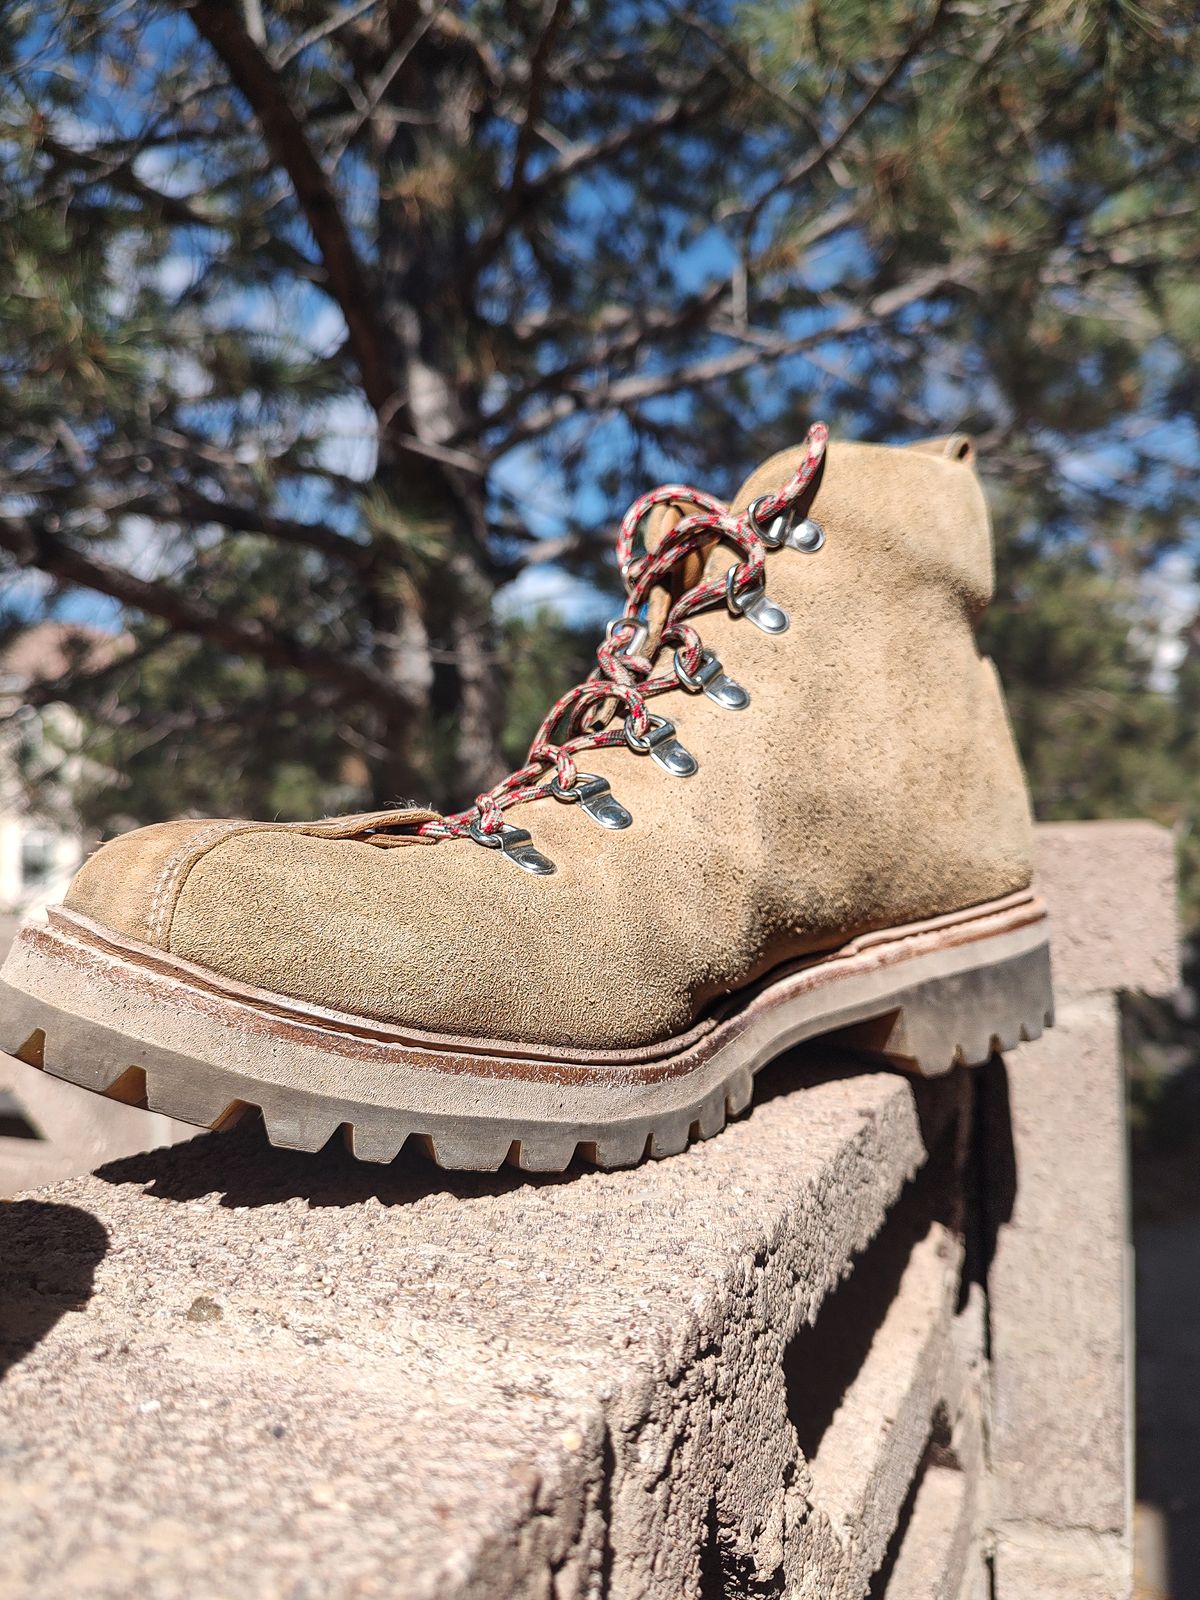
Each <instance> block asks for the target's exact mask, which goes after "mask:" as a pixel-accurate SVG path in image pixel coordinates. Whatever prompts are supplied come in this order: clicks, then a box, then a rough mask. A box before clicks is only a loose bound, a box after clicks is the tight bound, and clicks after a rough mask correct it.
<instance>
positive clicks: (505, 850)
mask: <svg viewBox="0 0 1200 1600" xmlns="http://www.w3.org/2000/svg"><path fill="white" fill-rule="evenodd" d="M467 833H468V835H469V836H470V837H471V838H472V839H474V841H475V843H476V844H481V845H483V846H484V847H485V848H486V849H488V850H499V851H500V852H501V854H502V855H503V856H504V857H505V858H506V859H507V860H509V861H511V862H513V863H514V864H515V865H516V866H518V867H520V869H521V871H522V872H534V873H537V875H538V876H539V877H545V876H546V874H547V873H550V872H554V871H555V870H556V869H555V866H554V863H553V861H551V860H550V858H549V857H548V856H544V855H543V854H542V852H541V851H540V850H538V849H535V848H534V846H533V844H532V843H531V839H532V835H531V834H530V832H529V830H528V828H515V827H513V825H512V824H511V823H509V822H505V823H503V824H502V825H501V826H500V827H499V828H498V829H497V830H496V832H495V833H484V831H483V829H482V828H481V827H480V825H479V822H478V821H475V822H473V823H472V824H471V826H470V827H469V828H468V829H467Z"/></svg>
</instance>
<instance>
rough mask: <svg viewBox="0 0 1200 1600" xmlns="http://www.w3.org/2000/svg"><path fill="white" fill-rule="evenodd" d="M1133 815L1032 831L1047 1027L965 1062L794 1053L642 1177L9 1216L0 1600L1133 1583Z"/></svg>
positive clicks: (346, 1173) (113, 1172) (1146, 960)
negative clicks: (925, 1064)
mask: <svg viewBox="0 0 1200 1600" xmlns="http://www.w3.org/2000/svg"><path fill="white" fill-rule="evenodd" d="M1122 826H1123V825H1091V826H1089V827H1079V828H1074V827H1073V828H1069V829H1050V830H1044V831H1043V846H1044V850H1043V854H1044V878H1045V882H1046V885H1047V889H1048V892H1049V894H1050V896H1051V898H1052V901H1053V904H1054V910H1055V914H1056V917H1057V919H1058V925H1059V928H1060V935H1059V937H1060V938H1063V940H1064V948H1065V952H1066V959H1065V964H1064V967H1063V973H1064V974H1065V983H1063V982H1062V980H1060V987H1061V992H1062V994H1063V995H1064V996H1065V1004H1064V1005H1063V1007H1062V1020H1063V1022H1064V1024H1065V1026H1064V1027H1063V1028H1062V1030H1061V1031H1060V1032H1059V1033H1058V1034H1057V1035H1050V1036H1049V1039H1048V1041H1047V1042H1046V1044H1044V1045H1038V1046H1026V1047H1022V1049H1021V1050H1020V1051H1017V1052H1015V1053H1014V1054H1013V1055H1012V1056H1011V1057H1009V1059H1008V1060H1007V1062H1004V1063H1001V1062H998V1061H997V1062H993V1063H992V1064H991V1065H990V1066H989V1067H988V1068H986V1069H982V1070H981V1071H977V1072H975V1073H966V1072H960V1073H956V1074H953V1075H951V1076H950V1077H948V1078H945V1079H941V1080H937V1081H935V1082H930V1083H919V1082H914V1081H913V1080H911V1079H909V1078H907V1077H905V1076H903V1075H901V1074H900V1073H898V1072H895V1071H892V1070H885V1069H881V1066H880V1063H879V1062H878V1061H871V1060H868V1059H866V1058H863V1057H860V1056H855V1055H850V1054H847V1053H842V1054H839V1053H838V1052H836V1051H834V1050H832V1049H831V1048H830V1047H829V1046H828V1045H826V1046H819V1047H817V1048H815V1049H812V1050H809V1051H807V1052H805V1053H798V1054H797V1055H795V1056H793V1057H791V1058H789V1059H787V1060H785V1061H781V1062H779V1063H776V1064H775V1065H774V1066H773V1067H772V1068H771V1069H770V1071H769V1073H768V1074H766V1075H765V1076H764V1077H763V1078H762V1079H761V1080H760V1086H759V1096H758V1101H757V1104H756V1106H755V1108H754V1110H753V1112H752V1113H751V1114H750V1115H749V1116H747V1117H746V1118H744V1119H743V1120H741V1121H739V1122H738V1123H736V1124H734V1125H733V1126H731V1127H730V1128H729V1129H728V1130H727V1131H726V1132H725V1133H724V1134H722V1135H721V1136H720V1137H719V1138H717V1139H715V1140H713V1141H711V1142H710V1143H708V1144H705V1145H701V1146H696V1147H694V1148H693V1149H691V1150H689V1151H688V1152H686V1153H685V1154H684V1155H682V1156H678V1157H674V1158H672V1159H670V1160H667V1161H664V1162H661V1163H656V1164H653V1165H648V1166H645V1167H642V1168H639V1169H637V1170H635V1171H633V1172H617V1173H600V1172H595V1171H591V1170H587V1169H583V1168H580V1169H577V1170H574V1169H573V1170H572V1171H570V1172H569V1173H567V1174H565V1175H563V1176H562V1177H561V1178H544V1179H535V1180H532V1181H529V1180H525V1179H521V1178H518V1177H517V1176H516V1175H510V1174H508V1173H501V1174H497V1175H494V1176H486V1177H473V1176H458V1175H450V1174H445V1173H442V1172H440V1171H438V1170H437V1169H434V1168H432V1167H430V1166H428V1165H426V1164H424V1163H423V1162H421V1161H420V1160H419V1159H418V1158H416V1157H413V1158H409V1157H407V1156H402V1157H401V1158H400V1160H399V1161H397V1162H396V1163H395V1164H394V1165H393V1166H392V1167H391V1168H385V1169H380V1168H371V1167H366V1166H358V1165H356V1164H355V1163H353V1162H352V1161H351V1160H350V1159H349V1158H348V1157H347V1156H345V1155H344V1154H343V1153H341V1152H340V1151H336V1150H334V1149H330V1150H327V1151H326V1152H323V1153H322V1154H321V1155H320V1156H319V1157H310V1156H303V1155H294V1154H289V1153H286V1152H279V1151H274V1150H271V1149H270V1148H269V1147H267V1146H266V1145H265V1143H264V1142H263V1140H262V1138H261V1135H260V1134H259V1133H258V1131H257V1130H256V1129H254V1128H253V1127H251V1128H245V1129H240V1130H238V1131H236V1132H234V1133H232V1134H229V1135H223V1136H222V1135H206V1136H204V1137H201V1138H197V1139H195V1140H192V1141H190V1142H188V1143H186V1144H181V1145H177V1146H175V1147H173V1148H171V1149H166V1150H160V1151H156V1152H153V1153H151V1154H144V1155H137V1156H133V1157H131V1158H128V1159H125V1160H123V1161H119V1162H116V1163H113V1164H111V1165H109V1166H108V1167H106V1168H105V1169H103V1170H102V1171H101V1172H100V1173H99V1174H97V1175H96V1176H95V1177H85V1178H79V1179H75V1180H72V1181H69V1182H65V1183H62V1184H59V1185H57V1186H56V1187H51V1188H47V1189H44V1190H41V1191H40V1192H38V1193H37V1194H35V1195H32V1196H29V1197H28V1198H24V1199H19V1200H17V1201H15V1202H13V1203H10V1204H8V1205H2V1204H0V1371H2V1372H3V1378H2V1381H0V1476H2V1477H3V1479H4V1482H5V1493H4V1494H3V1495H0V1549H3V1550H4V1552H5V1560H4V1561H3V1562H0V1600H25V1597H27V1596H33V1595H34V1594H42V1593H54V1594H56V1595H64V1596H87V1597H89V1600H91V1597H95V1600H101V1597H104V1600H107V1597H113V1600H115V1597H117V1596H121V1597H124V1596H126V1595H128V1594H130V1593H133V1592H136V1593H138V1594H139V1595H141V1596H146V1597H150V1600H159V1597H161V1600H173V1597H175V1596H178V1597H180V1600H183V1597H185V1596H186V1597H187V1600H203V1597H209V1596H212V1597H214V1600H215V1597H218V1596H228V1595H233V1594H237V1595H239V1596H242V1595H245V1596H263V1597H276V1596H278V1597H285V1596H286V1597H288V1600H308V1597H309V1596H312V1597H317V1596H320V1597H322V1600H326V1597H341V1596H345V1597H347V1600H349V1597H359V1596H374V1595H380V1596H382V1595H387V1596H390V1597H391V1596H401V1597H410V1596H411V1597H413V1600H423V1597H430V1600H433V1597H435V1596H436V1597H438V1600H454V1597H463V1600H466V1597H475V1596H478V1597H485V1596H486V1597H489V1600H491V1597H499V1596H520V1597H525V1596H528V1597H531V1600H533V1597H537V1600H575V1597H579V1600H582V1597H592V1596H595V1597H599V1596H613V1597H635V1596H636V1597H663V1600H667V1597H669V1600H678V1597H680V1596H688V1595H696V1596H700V1597H702V1600H715V1597H718V1596H731V1597H734V1596H750V1595H756V1596H761V1595H773V1594H778V1595H793V1596H802V1597H813V1600H817V1597H820V1600H826V1597H833V1600H842V1597H845V1600H851V1597H853V1600H861V1597H863V1596H870V1597H872V1600H918V1597H920V1600H927V1597H932V1600H1040V1597H1041V1596H1043V1595H1045V1596H1047V1597H1048V1596H1050V1595H1058V1594H1064V1595H1066V1594H1071V1595H1076V1596H1085V1595H1091V1594H1095V1595H1096V1596H1097V1597H1100V1596H1103V1597H1105V1600H1108V1597H1110V1596H1118V1595H1125V1594H1127V1592H1128V1585H1127V1560H1126V1555H1127V1547H1128V1546H1127V1542H1128V1464H1127V1438H1128V1412H1127V1407H1126V1404H1125V1399H1124V1397H1125V1393H1126V1381H1127V1380H1126V1371H1127V1356H1126V1350H1125V1343H1124V1324H1123V1321H1122V1315H1123V1312H1122V1299H1121V1297H1122V1294H1123V1292H1124V1284H1125V1278H1124V1262H1125V1242H1124V1241H1125V1232H1124V1225H1123V1203H1124V1202H1123V1196H1124V1178H1123V1173H1124V1166H1123V1157H1122V1136H1121V1122H1120V1116H1119V1099H1118V1087H1119V1057H1118V1054H1117V1044H1116V1036H1115V1033H1114V1032H1113V1030H1112V1028H1111V1027H1110V1026H1109V1023H1110V1022H1111V1017H1112V1012H1111V1006H1112V1000H1111V993H1112V989H1113V988H1114V987H1116V986H1117V985H1124V984H1128V983H1136V984H1143V985H1148V986H1151V987H1155V988H1161V987H1163V986H1165V985H1168V984H1169V983H1170V982H1171V981H1172V974H1173V965H1172V964H1173V961H1174V932H1173V924H1172V923H1171V921H1170V918H1169V915H1168V914H1165V913H1164V912H1163V909H1162V905H1161V904H1160V903H1159V901H1160V900H1164V899H1166V898H1167V897H1168V896H1169V888H1170V869H1169V859H1170V850H1169V840H1168V839H1167V838H1166V836H1165V835H1163V834H1161V833H1159V832H1158V831H1156V830H1153V829H1148V828H1142V827H1140V826H1138V825H1135V826H1134V827H1133V829H1132V831H1125V832H1122V831H1121V828H1122ZM1099 871H1105V872H1110V873H1113V874H1120V882H1119V883H1117V882H1114V883H1113V884H1112V885H1111V898H1110V900H1109V902H1107V904H1105V903H1102V902H1101V901H1099V900H1097V898H1096V894H1097V891H1096V885H1095V882H1094V879H1095V877H1096V875H1097V873H1098V872H1099ZM1152 902H1153V903H1152ZM1168 904H1169V900H1168ZM1118 914H1119V917H1120V927H1121V928H1122V929H1124V930H1131V929H1132V930H1136V937H1137V939H1138V940H1140V941H1141V953H1140V954H1137V953H1136V952H1133V951H1131V950H1130V949H1129V948H1128V940H1127V939H1126V938H1123V937H1121V935H1120V933H1119V931H1117V929H1116V927H1115V919H1116V918H1117V916H1118ZM1081 918H1082V919H1084V924H1085V925H1083V926H1081V921H1080V919H1081ZM1089 918H1090V919H1091V921H1092V923H1093V924H1094V927H1093V932H1092V933H1091V934H1089V933H1088V930H1087V926H1086V922H1087V919H1089ZM1105 918H1107V919H1108V920H1106V921H1105V920H1103V919H1105ZM1102 924H1103V925H1102ZM1062 929H1069V930H1070V931H1069V933H1068V934H1066V935H1065V936H1064V935H1063V934H1062V932H1061V930H1062ZM1072 1584H1074V1585H1075V1587H1071V1585H1072ZM1081 1584H1087V1585H1091V1587H1090V1588H1085V1587H1080V1585H1081ZM1106 1585H1107V1587H1106Z"/></svg>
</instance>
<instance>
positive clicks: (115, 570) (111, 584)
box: [0, 516, 404, 712]
mask: <svg viewBox="0 0 1200 1600" xmlns="http://www.w3.org/2000/svg"><path fill="white" fill-rule="evenodd" d="M0 550H7V551H8V552H9V554H10V555H12V556H14V557H15V558H16V560H17V561H18V562H19V563H20V564H21V566H23V567H28V568H32V569H34V570H36V571H38V572H43V573H45V574H46V575H47V576H48V577H51V578H57V579H59V580H61V581H62V582H65V583H71V584H76V585H78V586H79V587H80V588H84V589H92V590H95V591H96V593H98V594H103V595H107V596H108V597H109V598H110V599H111V600H116V601H118V602H119V603H120V604H121V605H126V606H130V607H132V608H133V609H134V610H136V611H142V612H145V613H146V614H147V615H148V616H152V617H158V618H160V619H161V620H162V621H163V622H166V623H168V624H169V625H170V626H171V627H173V628H177V629H179V630H180V631H181V632H183V633H190V634H195V635H196V636H197V637H199V638H202V639H208V640H210V641H211V642H212V643H213V644H217V645H220V646H221V647H222V649H225V650H228V651H230V652H231V653H232V654H233V655H240V656H250V657H253V658H256V659H257V660H260V661H263V662H265V663H266V664H267V665H268V666H272V667H279V668H291V669H292V670H294V671H297V672H301V673H304V674H306V675H307V676H308V677H310V678H316V679H319V680H321V681H323V682H327V683H334V684H337V685H338V686H339V687H340V688H341V689H342V690H343V691H348V692H350V693H352V694H354V695H357V696H360V697H362V698H365V699H367V700H369V701H371V702H372V703H373V704H376V705H380V706H384V707H387V708H388V709H389V710H391V711H393V712H394V711H395V710H396V709H397V707H399V706H402V705H403V704H404V701H403V698H402V696H401V695H400V694H398V693H397V690H396V685H395V684H394V683H393V682H392V681H391V680H390V679H389V678H388V677H387V676H386V675H385V674H384V673H382V672H379V671H377V670H376V669H375V668H373V667H371V666H369V665H367V664H366V663H364V662H359V661H354V660H351V659H349V658H347V657H345V656H343V655H339V654H338V653H337V652H336V651H333V650H326V649H323V648H322V647H321V646H320V645H314V644H309V643H307V642H306V641H304V640H303V639H298V638H296V637H295V636H294V635H292V634H287V633H282V632H278V631H276V630H273V629H270V628H268V627H266V626H265V625H264V624H263V623H262V622H260V621H253V622H250V621H240V620H237V619H235V618H233V617H231V616H229V615H228V613H226V612H223V611H219V610H217V609H216V608H214V607H212V606H207V605H205V604H204V603H203V602H202V601H198V600H196V599H194V598H193V597H192V596H191V595H187V594H182V593H180V592H179V590H177V589H174V588H172V587H171V585H169V584H166V583H162V582H158V581H153V580H148V579H145V578H137V577H134V575H133V574H132V573H129V572H125V571H123V570H122V569H121V568H120V567H116V566H114V565H113V564H112V563H111V562H108V561H105V560H103V559H102V558H100V557H99V556H93V555H88V554H87V553H86V552H84V551H82V550H78V549H76V548H75V547H74V546H73V545H71V544H70V543H69V542H68V541H67V540H66V539H64V538H63V537H62V536H61V534H59V533H57V532H56V531H54V530H53V529H51V528H50V527H48V526H47V524H46V522H45V520H44V519H40V518H37V517H32V516H2V517H0Z"/></svg>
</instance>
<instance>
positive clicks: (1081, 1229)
mask: <svg viewBox="0 0 1200 1600" xmlns="http://www.w3.org/2000/svg"><path fill="white" fill-rule="evenodd" d="M1039 833H1040V840H1039V843H1040V852H1041V887H1042V891H1043V893H1044V894H1045V895H1046V897H1047V899H1048V901H1049V903H1050V908H1051V912H1052V915H1053V916H1054V918H1055V931H1054V946H1053V948H1054V980H1055V991H1056V996H1057V1002H1058V1003H1057V1025H1056V1027H1055V1029H1054V1030H1053V1032H1051V1033H1049V1034H1047V1035H1046V1036H1045V1037H1044V1038H1042V1039H1040V1040H1038V1041H1037V1042H1036V1043H1035V1044H1032V1045H1028V1046H1025V1047H1023V1048H1022V1049H1021V1050H1019V1051H1017V1052H1015V1053H1014V1054H1013V1055H1012V1056H1011V1057H1010V1058H1009V1061H1008V1064H1007V1076H1008V1095H1007V1106H1006V1108H1005V1110H1006V1113H1007V1120H1006V1125H1005V1126H1004V1127H1003V1128H1002V1130H1001V1139H1002V1147H1001V1148H999V1149H997V1150H994V1151H993V1153H992V1158H991V1167H992V1186H993V1192H994V1190H995V1188H996V1187H997V1186H1002V1185H1000V1180H999V1177H998V1175H999V1173H1000V1172H1001V1171H1003V1170H1004V1169H1006V1168H1007V1167H1008V1166H1009V1163H1010V1162H1011V1161H1012V1160H1013V1153H1014V1152H1015V1170H1014V1178H1015V1183H1014V1193H1013V1199H1012V1205H1011V1215H1010V1217H1009V1219H1008V1220H1007V1222H1005V1223H1004V1224H1003V1225H1001V1226H1000V1227H999V1228H998V1230H997V1241H996V1249H995V1255H994V1259H993V1261H992V1264H991V1268H990V1270H989V1273H988V1293H989V1312H990V1327H991V1394H992V1407H993V1415H992V1435H991V1443H992V1449H991V1468H992V1501H993V1512H992V1516H993V1525H994V1528H995V1531H996V1538H997V1547H996V1565H995V1590H996V1597H997V1600H1053V1597H1057V1596H1059V1595H1063V1596H1066V1595H1071V1596H1073V1597H1078V1600H1092V1597H1095V1600H1123V1597H1124V1596H1127V1595H1128V1594H1129V1591H1130V1584H1131V1539H1132V1528H1131V1520H1132V1505H1131V1500H1132V1496H1131V1449H1132V1426H1131V1423H1132V1418H1131V1393H1130V1391H1131V1383H1132V1373H1131V1366H1130V1362H1131V1350H1130V1338H1131V1329H1130V1309H1129V1308H1130V1296H1131V1282H1130V1258H1129V1245H1128V1236H1129V1223H1128V1174H1127V1153H1126V1140H1125V1120H1124V1094H1125V1087H1124V1072H1123V1067H1122V1062H1121V1045H1120V1032H1119V1019H1118V1016H1117V1009H1116V1004H1115V1000H1114V997H1113V991H1114V990H1116V989H1121V988H1142V989H1146V990H1149V991H1151V992H1154V993H1164V992H1167V991H1169V990H1170V989H1171V988H1172V987H1173V986H1174V985H1175V984H1176V982H1177V981H1178V929H1177V922H1176V914H1175V895H1174V850H1173V844H1172V840H1171V837H1170V835H1169V834H1168V833H1167V832H1166V831H1165V830H1164V829H1161V828H1157V827H1154V826H1153V825H1151V824H1149V823H1141V822H1108V823H1088V824H1060V825H1053V826H1047V827H1043V828H1041V829H1040V830H1039ZM993 1123H995V1118H993ZM993 1137H995V1131H993Z"/></svg>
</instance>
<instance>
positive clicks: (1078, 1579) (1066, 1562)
mask: <svg viewBox="0 0 1200 1600" xmlns="http://www.w3.org/2000/svg"><path fill="white" fill-rule="evenodd" d="M993 1563H994V1565H993V1571H994V1575H995V1578H994V1581H995V1594H996V1600H1127V1596H1128V1594H1129V1584H1130V1577H1129V1554H1128V1551H1127V1550H1126V1549H1125V1547H1124V1545H1123V1544H1122V1543H1121V1541H1120V1540H1118V1539H1116V1538H1115V1537H1113V1536H1112V1535H1111V1534H1109V1535H1105V1534H1096V1533H1088V1532H1086V1531H1084V1530H1082V1529H1076V1530H1073V1531H1070V1532H1060V1533H1055V1532H1054V1531H1053V1530H1051V1529H1031V1530H1025V1531H1023V1532H1022V1533H1020V1534H1019V1535H1018V1534H1013V1535H1010V1536H1007V1537H1001V1538H1000V1539H999V1540H998V1541H997V1543H996V1549H995V1553H994V1556H993ZM1181 1600H1182V1597H1181Z"/></svg>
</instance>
